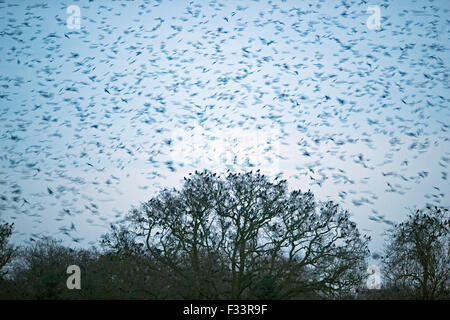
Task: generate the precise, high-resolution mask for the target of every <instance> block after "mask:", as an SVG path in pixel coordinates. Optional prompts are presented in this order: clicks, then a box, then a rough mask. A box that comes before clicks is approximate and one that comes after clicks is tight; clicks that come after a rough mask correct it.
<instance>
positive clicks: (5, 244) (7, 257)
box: [0, 223, 14, 281]
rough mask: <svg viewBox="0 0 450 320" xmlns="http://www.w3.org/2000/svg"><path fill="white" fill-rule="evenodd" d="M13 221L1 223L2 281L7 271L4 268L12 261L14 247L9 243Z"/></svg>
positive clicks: (0, 259)
mask: <svg viewBox="0 0 450 320" xmlns="http://www.w3.org/2000/svg"><path fill="white" fill-rule="evenodd" d="M12 230H13V223H3V224H2V223H0V281H1V279H2V278H3V277H4V276H5V275H6V273H7V271H5V270H4V269H3V268H4V267H5V266H6V265H7V264H8V263H9V262H10V261H11V259H12V257H13V254H14V247H13V246H12V245H11V244H10V243H9V239H10V237H11V235H12Z"/></svg>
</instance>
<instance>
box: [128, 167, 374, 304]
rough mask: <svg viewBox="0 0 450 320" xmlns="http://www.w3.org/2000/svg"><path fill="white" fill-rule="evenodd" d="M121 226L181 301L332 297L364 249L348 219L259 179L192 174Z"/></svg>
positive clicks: (349, 287)
mask: <svg viewBox="0 0 450 320" xmlns="http://www.w3.org/2000/svg"><path fill="white" fill-rule="evenodd" d="M129 219H130V221H131V222H132V224H131V225H132V226H133V228H134V229H133V232H135V234H136V235H137V236H138V237H141V239H143V240H144V242H145V244H146V247H147V249H148V251H149V252H150V254H151V256H152V257H153V258H154V259H155V260H156V261H158V263H160V264H161V265H162V266H164V267H165V268H166V269H168V270H170V272H171V273H172V274H173V275H174V279H176V280H177V281H179V282H178V283H183V284H184V285H185V286H186V288H188V289H189V291H188V292H185V296H184V297H189V298H195V299H199V298H205V299H206V298H232V299H242V298H272V299H275V298H283V299H287V298H298V297H304V296H305V295H309V296H321V297H324V296H325V297H340V296H342V295H346V294H349V293H351V292H352V291H353V290H354V289H355V288H356V287H358V286H359V285H360V284H361V283H362V282H363V280H364V277H365V271H366V257H367V255H368V249H367V243H368V240H369V239H368V238H367V237H364V236H361V235H360V234H359V232H358V230H357V227H356V224H355V223H354V222H352V221H350V214H349V213H348V212H347V211H344V210H342V209H340V208H339V207H338V205H337V204H334V203H332V202H326V203H317V202H316V201H315V200H314V197H313V194H312V193H311V192H309V191H308V192H306V193H303V192H301V191H292V192H288V190H287V184H286V181H285V180H279V179H277V178H276V179H275V181H274V182H271V181H269V179H268V178H267V177H266V176H264V175H262V174H260V173H259V172H258V171H257V172H256V173H251V172H250V173H245V174H233V173H230V174H228V175H227V176H226V177H220V176H218V175H216V174H213V173H210V172H208V171H205V172H201V173H199V172H196V173H195V174H193V175H190V176H189V177H188V178H185V181H184V185H183V187H182V189H181V190H168V189H165V190H163V191H161V192H160V194H159V195H158V196H156V197H154V198H152V199H151V200H149V201H148V202H146V203H144V204H143V205H142V206H141V207H140V208H139V209H134V210H132V211H131V212H130V215H129Z"/></svg>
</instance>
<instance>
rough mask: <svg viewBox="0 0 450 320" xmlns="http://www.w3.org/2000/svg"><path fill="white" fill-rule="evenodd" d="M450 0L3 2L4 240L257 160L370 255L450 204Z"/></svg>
mask: <svg viewBox="0 0 450 320" xmlns="http://www.w3.org/2000/svg"><path fill="white" fill-rule="evenodd" d="M70 6H75V7H71V8H72V9H73V8H75V11H71V10H69V11H67V9H68V8H69V7H70ZM369 7H371V8H372V9H371V10H368V9H369ZM77 8H78V9H79V12H80V18H81V19H80V20H79V25H78V24H77V19H76V17H75V16H76V13H77V10H78V9H77ZM377 10H379V13H380V21H379V22H380V25H379V26H377V25H376V24H375V25H374V24H373V22H376V16H374V17H371V15H374V14H375V15H376V12H377ZM449 10H450V1H446V0H442V1H419V0H418V1H406V0H399V1H362V0H356V1H262V0H260V1H198V0H195V1H177V0H173V1H167V0H162V1H97V0H94V1H87V0H86V1H31V0H30V1H27V0H24V1H9V0H4V1H1V0H0V41H1V42H0V69H1V73H0V195H1V198H0V219H1V220H4V221H8V222H14V223H15V229H14V230H15V233H14V235H13V240H14V242H15V243H16V244H26V243H29V242H30V241H33V240H37V239H38V238H40V237H43V236H51V237H54V238H56V239H60V240H62V241H64V243H67V244H70V245H73V246H89V245H92V244H96V243H97V241H98V239H99V236H100V235H101V234H103V233H105V232H107V231H108V228H109V225H110V224H111V223H119V222H120V221H121V220H122V219H123V218H124V217H125V214H126V213H127V212H128V210H129V209H131V208H132V207H133V206H138V205H139V204H140V203H141V202H144V201H146V200H149V199H150V198H151V197H152V196H154V195H155V194H156V192H158V190H160V189H161V188H164V187H180V186H181V183H182V180H183V177H184V176H187V175H188V174H189V173H190V172H194V171H195V170H203V169H209V170H212V171H216V172H225V171H226V170H232V171H238V172H243V171H249V170H257V169H260V170H261V171H262V172H263V173H266V174H268V175H269V176H271V177H275V176H277V175H281V176H282V177H283V178H284V179H286V180H287V181H288V184H289V187H290V188H291V189H298V188H299V189H301V190H302V191H307V190H308V189H310V190H311V191H313V192H314V194H315V196H316V198H317V200H319V201H320V200H321V201H326V200H334V201H336V202H338V203H339V204H340V205H341V206H342V207H343V208H345V209H348V210H349V211H350V212H351V213H352V215H353V219H354V221H356V222H357V223H358V227H359V228H360V230H361V231H362V233H364V234H368V235H370V236H372V241H371V244H370V248H371V250H372V252H379V251H380V250H381V246H382V243H383V232H385V230H387V229H388V228H390V227H391V226H392V225H393V223H397V222H400V221H402V220H404V219H405V217H406V216H407V214H408V208H423V207H425V206H426V205H427V204H430V205H440V206H448V205H449V202H450V201H449V197H448V191H449V190H450V188H449V187H450V183H449V177H448V173H449V169H448V166H449V165H450V148H449V147H450V143H449V133H448V132H449V124H450V121H449V120H450V112H449V99H450V96H449V61H450V60H449V58H450V54H449V44H450V41H449V40H450V38H449V36H450V33H449V31H450V29H449V26H450V20H449V17H450V12H449ZM74 15H75V16H74ZM78 26H79V29H78ZM31 239H33V240H31Z"/></svg>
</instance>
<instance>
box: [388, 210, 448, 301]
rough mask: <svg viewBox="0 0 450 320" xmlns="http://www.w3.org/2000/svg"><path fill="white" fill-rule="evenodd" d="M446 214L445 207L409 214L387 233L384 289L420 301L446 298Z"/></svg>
mask: <svg viewBox="0 0 450 320" xmlns="http://www.w3.org/2000/svg"><path fill="white" fill-rule="evenodd" d="M449 226H450V215H449V211H448V209H447V208H438V207H427V208H426V209H422V210H416V211H415V212H413V213H411V214H410V215H409V216H408V218H407V220H406V221H405V222H403V223H400V224H398V225H396V227H395V228H394V229H393V230H391V232H390V234H389V239H388V242H387V244H386V248H385V254H384V257H383V261H382V262H383V274H384V277H385V282H386V286H387V287H389V288H391V289H394V290H397V291H398V292H400V294H401V295H403V296H406V297H412V298H420V299H442V298H444V299H448V297H449V286H450V271H449V265H450V254H449V253H450V252H449V243H450V233H449Z"/></svg>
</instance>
